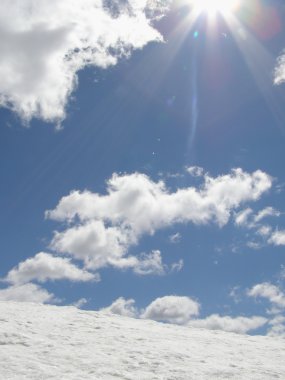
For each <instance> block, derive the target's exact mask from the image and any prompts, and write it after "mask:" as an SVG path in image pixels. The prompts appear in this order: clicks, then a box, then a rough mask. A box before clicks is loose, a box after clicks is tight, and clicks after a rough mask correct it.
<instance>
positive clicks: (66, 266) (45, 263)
mask: <svg viewBox="0 0 285 380" xmlns="http://www.w3.org/2000/svg"><path fill="white" fill-rule="evenodd" d="M63 279H66V280H70V281H94V280H95V281H98V280H99V279H100V278H99V277H98V274H93V273H89V272H87V271H86V270H82V269H80V268H78V267H77V266H75V265H74V264H72V263H71V262H70V259H68V258H61V257H54V256H52V255H50V254H48V253H44V252H40V253H38V254H37V255H36V256H34V257H32V258H29V259H27V260H25V261H23V262H21V263H19V264H18V266H17V267H15V268H13V269H12V270H10V272H9V273H8V275H7V277H6V279H5V280H6V281H7V282H10V283H12V284H24V283H28V282H30V281H34V280H36V281H39V282H45V281H48V280H63Z"/></svg>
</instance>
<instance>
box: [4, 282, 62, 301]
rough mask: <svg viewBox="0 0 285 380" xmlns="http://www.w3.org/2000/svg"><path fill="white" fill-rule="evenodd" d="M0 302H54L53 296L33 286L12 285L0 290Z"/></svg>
mask: <svg viewBox="0 0 285 380" xmlns="http://www.w3.org/2000/svg"><path fill="white" fill-rule="evenodd" d="M0 301H17V302H35V303H46V302H56V299H55V298H54V295H53V294H51V293H49V292H48V291H47V290H45V289H43V288H41V287H40V286H38V285H35V284H29V283H28V284H24V285H14V286H10V287H8V288H6V289H0Z"/></svg>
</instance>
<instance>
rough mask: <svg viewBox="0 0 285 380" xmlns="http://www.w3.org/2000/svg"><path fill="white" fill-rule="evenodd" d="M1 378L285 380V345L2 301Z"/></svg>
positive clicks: (279, 341) (72, 309)
mask: <svg viewBox="0 0 285 380" xmlns="http://www.w3.org/2000/svg"><path fill="white" fill-rule="evenodd" d="M0 378H1V379H5V380H8V379H29V380H30V379H36V380H43V379H64V380H65V379H76V380H80V379H84V380H85V379H93V380H97V379H103V380H109V379H110V380H111V379H117V380H118V379H119V380H124V379H128V380H133V379H136V380H144V379H152V380H155V379H156V380H191V379H193V380H199V379H211V380H216V379H237V380H242V379H246V380H254V379H266V380H268V379H285V340H284V339H282V338H271V337H262V336H257V337H253V336H242V335H237V334H232V333H225V332H221V331H209V330H202V329H196V328H192V327H191V328H189V327H182V326H175V325H167V324H160V323H157V322H153V321H149V320H136V319H131V318H127V317H122V316H117V315H111V314H106V313H103V312H93V311H92V312H91V311H83V310H79V309H76V308H75V307H58V306H47V305H40V304H32V303H16V302H0Z"/></svg>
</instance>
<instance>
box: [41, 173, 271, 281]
mask: <svg viewBox="0 0 285 380" xmlns="http://www.w3.org/2000/svg"><path fill="white" fill-rule="evenodd" d="M271 185H272V179H271V177H270V176H269V175H267V174H266V173H263V172H261V171H256V172H254V173H252V174H249V173H246V172H244V171H242V170H241V169H235V170H232V171H231V173H230V174H228V175H222V176H218V177H216V178H213V177H210V176H209V175H206V176H205V177H204V184H203V185H201V186H199V187H197V188H195V187H185V188H180V189H177V190H176V191H174V192H171V191H170V190H169V189H168V188H167V187H166V184H165V183H164V182H163V181H159V182H154V181H152V180H151V179H150V178H149V177H148V176H146V175H144V174H141V173H134V174H124V175H118V174H114V175H113V176H112V177H111V179H110V180H109V181H108V182H107V191H106V194H104V195H101V194H97V193H92V192H90V191H87V190H85V191H83V192H80V191H72V192H71V193H70V194H69V195H67V196H65V197H63V198H62V199H61V200H60V201H59V203H58V205H57V206H56V208H55V209H54V210H49V211H47V212H46V217H47V218H49V219H53V220H56V221H59V222H68V227H67V228H66V229H65V230H63V231H60V232H56V233H55V235H54V237H53V239H52V242H51V244H50V248H51V249H52V250H54V251H55V252H57V253H63V254H69V255H71V256H72V257H73V258H75V259H78V260H82V261H84V264H85V266H86V267H87V268H89V269H99V268H102V267H105V266H114V267H117V268H121V269H125V268H133V269H134V271H135V272H136V273H138V274H139V273H140V274H142V272H143V271H144V272H148V270H146V268H147V267H148V266H149V264H147V262H150V257H151V256H149V258H148V260H146V257H144V258H143V259H138V258H137V257H134V256H128V254H129V250H130V248H131V247H132V246H134V245H137V244H138V242H139V240H140V238H141V237H142V236H143V235H153V234H154V233H155V232H156V231H157V230H159V229H162V228H167V227H170V226H173V225H175V224H178V223H193V224H196V225H203V224H209V223H216V224H217V225H218V226H220V227H222V226H224V225H225V224H226V223H227V222H228V221H229V219H230V217H231V214H232V212H233V211H234V210H235V209H236V208H238V207H240V206H241V205H242V204H243V203H245V202H250V201H256V200H258V199H259V198H260V197H261V196H262V194H263V193H265V192H266V191H267V190H269V189H270V187H271ZM138 260H139V261H138ZM151 262H152V268H157V269H156V272H157V274H161V273H162V272H163V265H162V262H161V261H160V254H159V255H158V254H156V255H154V254H152V259H151ZM151 273H153V269H152V271H151Z"/></svg>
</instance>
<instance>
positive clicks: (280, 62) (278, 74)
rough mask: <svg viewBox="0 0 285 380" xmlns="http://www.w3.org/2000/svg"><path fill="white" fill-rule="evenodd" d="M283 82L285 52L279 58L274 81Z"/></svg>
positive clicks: (284, 76)
mask: <svg viewBox="0 0 285 380" xmlns="http://www.w3.org/2000/svg"><path fill="white" fill-rule="evenodd" d="M283 82H285V54H283V55H281V56H280V57H279V58H278V60H277V66H276V68H275V72H274V83H275V84H281V83H283Z"/></svg>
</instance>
